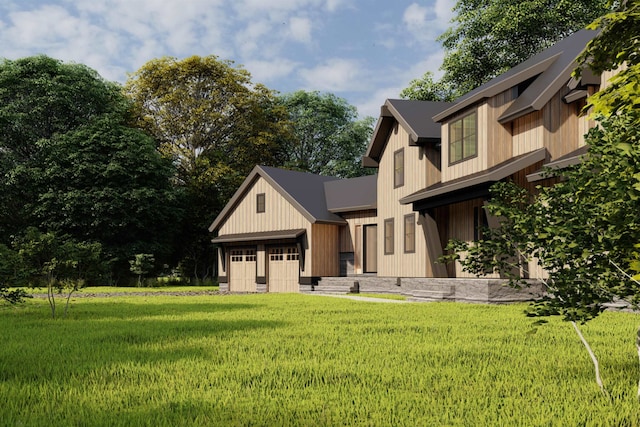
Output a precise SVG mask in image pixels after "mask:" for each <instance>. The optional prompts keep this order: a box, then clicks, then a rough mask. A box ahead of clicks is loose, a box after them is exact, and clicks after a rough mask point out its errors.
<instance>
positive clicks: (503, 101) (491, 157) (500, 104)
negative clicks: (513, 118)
mask: <svg viewBox="0 0 640 427" xmlns="http://www.w3.org/2000/svg"><path fill="white" fill-rule="evenodd" d="M513 99H514V98H513V91H512V90H511V89H508V90H505V91H504V92H501V93H499V94H498V95H496V96H494V97H492V98H490V99H488V100H487V116H486V120H485V123H484V126H486V149H487V164H486V167H487V168H490V167H492V166H495V165H497V164H499V163H502V162H504V161H507V160H509V159H510V158H511V157H513V156H515V155H516V154H515V153H514V152H513V146H512V129H511V123H506V124H501V123H499V122H498V118H500V116H501V115H502V114H503V113H504V112H505V111H506V110H507V108H509V106H510V105H511V104H512V103H513Z"/></svg>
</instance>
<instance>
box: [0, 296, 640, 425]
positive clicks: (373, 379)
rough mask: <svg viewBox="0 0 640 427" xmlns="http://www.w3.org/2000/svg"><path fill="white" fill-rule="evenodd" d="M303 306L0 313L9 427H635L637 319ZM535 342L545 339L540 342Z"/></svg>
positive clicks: (130, 304) (91, 303) (317, 301)
mask: <svg viewBox="0 0 640 427" xmlns="http://www.w3.org/2000/svg"><path fill="white" fill-rule="evenodd" d="M523 308H524V306H523V305H510V306H487V305H471V304H456V303H429V304H427V303H419V304H379V303H368V302H362V301H352V300H348V299H337V298H329V297H318V296H308V295H297V294H289V295H286V294H284V295H283V294H280V295H277V294H276V295H274V294H271V295H269V294H261V295H215V296H211V295H199V296H180V297H175V296H174V297H170V296H123V297H110V298H77V299H76V300H75V301H73V302H72V306H71V308H70V313H69V318H67V319H57V320H52V319H50V318H49V311H48V306H47V302H46V300H38V299H34V300H30V301H28V302H27V303H26V305H24V306H21V307H17V308H12V307H4V308H1V309H0V325H1V326H0V331H1V335H2V345H0V402H3V403H2V405H0V425H6V426H14V425H25V426H32V425H34V426H40V425H56V426H64V425H91V426H96V425H97V426H100V425H109V426H113V425H122V426H133V425H135V426H140V425H148V426H162V425H166V426H177V425H202V426H226V425H242V426H244V425H256V426H283V425H296V426H299V425H303V426H304V425H313V426H319V425H320V426H321V425H365V426H381V425H393V426H402V425H406V426H428V425H438V426H439V425H466V426H469V425H473V426H481V425H482V426H484V425H486V426H496V425H509V426H511V425H517V426H525V425H526V426H538V425H558V426H569V425H570V426H574V425H606V426H617V425H626V426H637V425H640V421H639V420H640V415H639V414H640V403H638V400H637V398H636V392H637V384H638V377H639V375H640V372H639V369H638V360H637V358H638V356H637V352H636V350H635V347H634V341H633V338H634V336H635V331H636V327H637V326H638V323H639V322H638V316H637V315H634V314H629V313H605V314H604V315H603V316H602V317H601V318H598V319H596V320H595V321H593V322H592V323H590V324H588V325H586V326H584V327H583V332H584V334H585V336H586V337H587V339H589V340H590V341H591V344H592V347H593V349H594V351H595V352H596V353H597V355H598V356H599V358H600V363H601V369H602V375H603V378H604V381H605V386H606V387H607V389H608V390H609V393H610V396H608V397H607V396H603V395H602V394H601V393H600V391H599V389H598V387H597V385H596V383H595V381H594V376H593V366H592V364H591V361H590V359H589V356H588V354H587V353H586V351H585V350H584V348H583V346H582V344H581V343H580V340H579V339H578V337H577V336H576V335H575V333H574V331H573V329H572V327H571V325H570V324H567V323H563V322H561V321H559V320H557V319H553V320H552V321H551V323H549V324H547V325H544V326H542V327H539V328H538V329H537V330H536V329H533V327H532V320H531V319H530V318H526V317H525V316H524V315H523V314H522V310H523ZM534 332H535V333H534Z"/></svg>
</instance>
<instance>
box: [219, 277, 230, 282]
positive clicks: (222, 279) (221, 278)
mask: <svg viewBox="0 0 640 427" xmlns="http://www.w3.org/2000/svg"><path fill="white" fill-rule="evenodd" d="M218 283H229V277H227V276H218Z"/></svg>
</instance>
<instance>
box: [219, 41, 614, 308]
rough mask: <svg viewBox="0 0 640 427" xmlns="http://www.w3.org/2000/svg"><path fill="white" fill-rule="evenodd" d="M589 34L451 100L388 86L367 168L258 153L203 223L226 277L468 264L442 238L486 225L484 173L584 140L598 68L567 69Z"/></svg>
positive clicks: (428, 274)
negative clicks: (296, 165) (311, 169)
mask: <svg viewBox="0 0 640 427" xmlns="http://www.w3.org/2000/svg"><path fill="white" fill-rule="evenodd" d="M594 35H595V32H592V31H586V30H584V31H580V32H577V33H575V34H573V35H571V36H569V37H567V38H566V39H564V40H561V41H560V42H558V43H557V44H555V45H554V46H552V47H550V48H548V49H547V50H545V51H543V52H542V53H540V54H538V55H536V56H534V57H532V58H530V59H529V60H527V61H525V62H523V63H522V64H519V65H518V66H516V67H514V68H512V69H511V70H509V71H507V72H506V73H504V74H502V75H500V76H498V77H496V78H494V79H493V80H491V81H489V82H488V83H487V84H485V85H482V86H480V87H478V88H477V89H475V90H473V91H472V92H470V93H468V94H466V95H464V96H463V97H461V98H460V99H458V100H456V102H454V103H440V102H424V101H408V100H387V101H386V102H385V103H384V105H383V106H382V108H381V114H380V117H379V119H378V122H377V125H376V128H375V131H374V134H373V137H372V140H371V142H370V144H369V147H368V149H367V151H366V153H364V156H363V164H364V165H365V166H368V167H374V168H377V174H376V175H373V176H369V177H363V178H356V179H349V180H339V179H335V178H330V177H320V176H317V175H312V174H304V173H300V172H291V171H283V170H280V169H275V168H266V167H260V166H257V167H256V168H255V169H254V171H253V172H252V173H251V174H250V175H249V176H248V177H247V179H246V180H245V182H244V183H243V184H242V186H241V187H240V188H239V189H238V191H237V192H236V194H235V195H234V196H233V198H232V199H231V201H230V202H229V204H227V206H226V207H225V209H224V210H223V211H222V212H221V213H220V215H218V217H217V218H216V220H215V221H214V222H213V224H212V225H211V227H210V231H211V232H214V233H216V235H217V237H215V238H214V239H213V241H214V243H216V244H217V245H218V247H219V248H220V250H219V271H220V277H219V279H220V282H221V286H222V287H223V289H224V287H227V288H228V289H230V290H232V291H298V290H307V289H309V290H310V289H313V288H316V289H322V288H323V286H324V284H326V283H329V282H336V280H337V279H331V280H330V279H329V278H336V277H347V279H345V283H349V282H350V283H353V281H354V280H353V279H354V277H355V278H356V279H358V278H359V280H360V281H362V280H364V279H366V280H367V282H368V283H375V282H378V283H386V284H389V283H394V284H395V285H396V286H397V285H399V289H400V290H401V291H402V290H403V289H408V284H409V283H410V284H411V286H410V288H411V289H412V290H415V289H420V288H421V287H422V288H423V289H431V288H430V286H431V284H432V283H436V282H437V283H439V284H442V283H443V280H445V281H446V280H452V279H460V278H466V277H467V276H468V275H467V274H465V273H464V272H462V271H461V269H460V268H459V266H457V265H454V264H452V265H449V266H446V265H444V264H440V263H438V262H437V260H438V257H439V256H440V255H441V254H442V251H443V248H444V246H445V245H446V243H447V242H448V240H449V239H452V238H457V239H461V240H466V241H470V240H473V239H477V238H478V237H479V233H480V232H481V229H482V227H483V225H489V226H491V225H492V223H493V220H492V218H487V216H486V215H485V210H484V209H483V206H484V204H485V203H486V200H487V197H488V195H489V192H488V190H489V187H490V186H491V185H492V184H493V183H495V182H498V181H500V180H505V179H510V180H513V181H515V182H516V183H518V184H519V185H522V186H525V187H528V188H533V187H534V186H535V185H536V184H539V183H540V182H541V180H543V175H541V174H540V169H541V168H542V166H543V165H552V166H555V167H562V165H563V164H569V163H571V162H575V161H578V160H579V158H580V155H582V154H584V134H585V133H586V132H587V131H588V129H589V128H590V127H592V126H593V125H594V123H593V122H591V121H590V120H589V119H588V118H587V117H586V116H585V115H583V114H582V109H583V107H584V105H585V102H586V101H585V100H586V98H587V97H588V96H589V95H590V94H592V93H593V92H595V91H596V90H598V88H599V87H600V86H601V85H602V84H604V82H603V79H604V76H594V75H592V74H591V73H589V72H585V73H583V76H582V78H581V79H580V80H576V79H574V78H573V77H572V71H573V70H574V69H575V67H576V62H575V58H576V57H577V56H578V55H579V53H580V52H581V51H582V50H583V49H584V47H585V46H586V44H587V43H588V41H589V40H591V39H592V38H593V37H594ZM542 182H544V181H542ZM281 261H282V264H283V265H284V264H287V263H286V261H288V264H287V265H288V267H286V268H285V267H282V268H281V266H280V265H279V264H278V263H279V262H281ZM530 271H531V278H534V279H535V278H536V277H542V275H544V272H542V271H538V270H536V269H535V266H534V265H532V266H531V269H530ZM467 279H468V278H467ZM281 282H282V283H284V282H286V283H287V285H284V284H282V283H281ZM459 282H460V281H458V283H459ZM494 282H495V281H494ZM448 283H452V282H448ZM465 283H470V281H469V280H466V281H465ZM487 283H489V282H487ZM405 284H407V285H406V286H405ZM447 286H456V285H447ZM451 289H452V290H451V292H453V293H455V289H453V288H451ZM462 293H463V292H462ZM462 293H461V294H462ZM488 299H491V298H490V297H489V298H488Z"/></svg>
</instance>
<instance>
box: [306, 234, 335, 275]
mask: <svg viewBox="0 0 640 427" xmlns="http://www.w3.org/2000/svg"><path fill="white" fill-rule="evenodd" d="M339 229H340V226H338V225H333V224H312V225H311V242H312V243H311V247H312V250H311V253H312V256H313V260H312V263H311V264H312V269H311V274H310V275H311V276H339V275H340V256H339V254H338V249H339V247H340V242H339V235H340V232H339ZM304 273H305V274H304V275H305V276H307V275H308V274H306V271H305V272H304Z"/></svg>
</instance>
